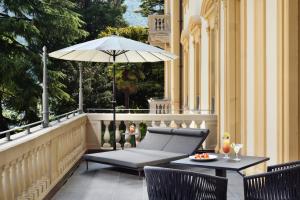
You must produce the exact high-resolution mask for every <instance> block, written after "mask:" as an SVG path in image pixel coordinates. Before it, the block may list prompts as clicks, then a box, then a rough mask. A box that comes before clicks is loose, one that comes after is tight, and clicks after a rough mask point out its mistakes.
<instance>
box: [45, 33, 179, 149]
mask: <svg viewBox="0 0 300 200" xmlns="http://www.w3.org/2000/svg"><path fill="white" fill-rule="evenodd" d="M49 56H50V57H53V58H58V59H63V60H73V61H86V62H104V63H142V62H160V61H170V60H174V59H176V56H175V55H174V54H172V53H169V52H167V51H165V50H162V49H160V48H157V47H154V46H151V45H148V44H145V43H142V42H138V41H134V40H131V39H127V38H124V37H120V36H115V35H112V36H109V37H103V38H100V39H96V40H91V41H88V42H84V43H80V44H76V45H74V46H71V47H67V48H64V49H61V50H58V51H54V52H52V53H50V54H49ZM115 80H116V77H115V65H113V100H112V104H113V130H114V136H113V147H114V150H115V149H116V141H115V130H116V90H115Z"/></svg>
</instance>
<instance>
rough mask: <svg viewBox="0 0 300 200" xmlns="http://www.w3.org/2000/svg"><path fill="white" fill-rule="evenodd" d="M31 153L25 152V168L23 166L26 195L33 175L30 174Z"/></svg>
mask: <svg viewBox="0 0 300 200" xmlns="http://www.w3.org/2000/svg"><path fill="white" fill-rule="evenodd" d="M28 160H29V153H26V154H24V168H23V174H24V175H25V178H24V185H25V194H24V195H25V196H27V190H28V189H29V187H30V183H31V180H30V178H31V175H30V170H29V161H28Z"/></svg>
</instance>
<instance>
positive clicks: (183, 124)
mask: <svg viewBox="0 0 300 200" xmlns="http://www.w3.org/2000/svg"><path fill="white" fill-rule="evenodd" d="M187 127H188V126H187V123H186V121H185V120H183V121H182V123H181V128H187Z"/></svg>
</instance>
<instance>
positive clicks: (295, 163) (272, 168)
mask: <svg viewBox="0 0 300 200" xmlns="http://www.w3.org/2000/svg"><path fill="white" fill-rule="evenodd" d="M295 166H300V160H298V161H293V162H288V163H283V164H279V165H272V166H268V169H267V171H268V172H271V171H277V170H282V169H288V168H291V167H295Z"/></svg>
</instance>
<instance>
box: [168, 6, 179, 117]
mask: <svg viewBox="0 0 300 200" xmlns="http://www.w3.org/2000/svg"><path fill="white" fill-rule="evenodd" d="M169 3H170V5H169V7H170V10H172V15H171V16H170V17H171V33H172V34H171V36H170V37H171V39H170V50H171V52H172V53H174V54H175V55H178V56H180V44H179V42H178V41H179V40H180V32H181V30H180V15H179V12H180V11H179V10H180V9H181V8H180V6H181V5H179V1H169ZM180 59H182V58H178V59H176V60H174V61H172V62H171V66H170V71H171V73H170V74H171V75H170V78H171V79H170V80H171V92H170V93H171V104H172V112H173V113H177V112H178V111H179V108H180V105H179V104H180V96H179V94H180V91H179V88H180V81H179V80H180V74H179V73H180Z"/></svg>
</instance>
